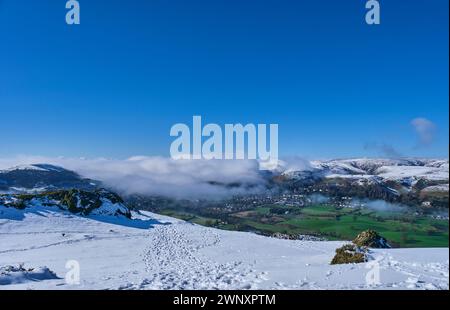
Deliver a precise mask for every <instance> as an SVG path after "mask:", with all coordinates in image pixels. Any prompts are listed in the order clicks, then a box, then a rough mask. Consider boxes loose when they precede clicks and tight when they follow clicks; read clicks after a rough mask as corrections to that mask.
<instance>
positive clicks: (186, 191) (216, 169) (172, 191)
mask: <svg viewBox="0 0 450 310" xmlns="http://www.w3.org/2000/svg"><path fill="white" fill-rule="evenodd" d="M37 163H46V164H52V165H57V166H61V167H63V168H65V169H69V170H73V171H75V172H77V173H79V174H80V175H81V176H82V177H85V178H91V179H95V180H99V181H102V182H104V184H105V185H107V186H109V187H111V188H114V189H116V190H117V191H119V192H121V193H123V194H145V195H161V196H168V197H173V198H186V199H200V198H208V199H211V198H223V197H226V196H232V195H237V194H244V193H258V192H261V191H262V190H263V189H264V188H265V184H266V180H265V179H264V177H263V176H262V174H261V172H260V170H259V164H258V162H257V161H252V160H172V159H170V158H165V157H146V156H136V157H131V158H129V159H126V160H114V159H105V158H97V159H82V158H81V159H78V158H63V157H56V158H52V157H36V156H19V157H15V158H11V159H0V169H6V168H10V167H13V166H17V165H24V164H37Z"/></svg>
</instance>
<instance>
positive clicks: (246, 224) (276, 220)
mask: <svg viewBox="0 0 450 310" xmlns="http://www.w3.org/2000/svg"><path fill="white" fill-rule="evenodd" d="M161 213H162V214H165V215H169V216H173V217H176V218H180V219H183V220H186V221H190V222H193V223H197V224H200V225H204V226H212V227H217V228H221V229H228V230H242V231H253V232H257V233H261V234H269V235H270V234H273V233H276V232H278V233H283V234H289V235H298V234H310V235H316V236H323V237H326V238H327V239H329V240H351V239H353V238H354V237H355V236H356V235H357V234H358V233H360V232H361V231H364V230H367V229H373V230H376V231H377V232H378V233H380V234H381V235H382V236H384V237H385V238H386V239H387V240H388V241H389V242H390V243H391V244H392V245H393V246H395V247H448V245H449V234H448V231H449V222H448V221H446V220H437V219H433V218H431V217H426V216H416V215H413V214H402V213H392V212H389V213H388V212H378V211H373V210H368V209H354V208H336V207H334V206H332V205H312V206H308V207H304V208H299V207H285V206H279V205H266V206H260V207H256V208H255V209H253V210H250V211H245V212H238V213H231V214H220V216H217V215H208V216H205V215H198V214H196V212H195V210H194V211H193V210H189V211H185V210H184V211H179V210H169V209H165V210H163V211H162V212H161Z"/></svg>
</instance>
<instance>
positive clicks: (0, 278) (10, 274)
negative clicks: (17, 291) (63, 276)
mask: <svg viewBox="0 0 450 310" xmlns="http://www.w3.org/2000/svg"><path fill="white" fill-rule="evenodd" d="M51 279H58V277H57V276H56V274H55V273H54V272H53V271H51V270H50V269H48V268H47V267H45V266H44V267H39V268H29V269H27V268H24V267H23V266H22V265H18V266H4V267H0V285H10V284H19V283H26V282H30V281H44V280H51Z"/></svg>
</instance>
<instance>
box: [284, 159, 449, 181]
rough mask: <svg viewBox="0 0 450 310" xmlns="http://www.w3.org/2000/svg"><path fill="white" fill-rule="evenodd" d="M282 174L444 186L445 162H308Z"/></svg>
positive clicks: (373, 160)
mask: <svg viewBox="0 0 450 310" xmlns="http://www.w3.org/2000/svg"><path fill="white" fill-rule="evenodd" d="M283 166H284V167H286V169H285V170H284V172H283V175H285V176H288V177H292V178H296V177H301V176H303V175H305V173H309V174H311V173H313V174H314V175H316V176H320V177H327V178H347V179H355V180H358V179H369V180H370V179H372V180H375V181H379V180H384V181H389V180H391V181H401V182H403V181H405V182H409V183H415V182H417V181H418V180H421V179H422V180H427V181H439V182H440V183H441V184H448V180H449V161H448V160H442V159H366V158H359V159H338V160H326V161H317V160H315V161H311V162H309V166H307V167H306V168H305V169H303V170H295V169H291V168H289V165H288V164H287V163H284V164H283Z"/></svg>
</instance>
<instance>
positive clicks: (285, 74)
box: [0, 0, 449, 158]
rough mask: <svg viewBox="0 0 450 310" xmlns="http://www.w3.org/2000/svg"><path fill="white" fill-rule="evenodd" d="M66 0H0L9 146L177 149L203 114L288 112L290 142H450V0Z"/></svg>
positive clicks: (401, 149)
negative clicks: (375, 12)
mask: <svg viewBox="0 0 450 310" xmlns="http://www.w3.org/2000/svg"><path fill="white" fill-rule="evenodd" d="M65 2H66V1H65V0H57V1H56V0H39V1H37V0H27V1H16V0H0V141H1V144H0V145H1V147H0V156H14V155H18V154H30V155H43V156H70V157H78V156H85V157H100V156H102V157H113V158H126V157H129V156H132V155H163V156H168V155H169V147H170V143H171V142H172V140H173V138H171V137H170V136H169V130H170V127H171V126H172V125H173V124H175V123H179V122H182V123H190V122H191V121H192V116H193V115H201V116H202V117H203V119H204V121H205V122H212V123H218V124H225V123H238V122H241V123H278V124H279V126H280V129H279V130H280V132H279V134H280V155H282V156H291V155H298V156H303V157H306V158H337V157H356V156H371V157H373V156H387V155H392V154H399V155H403V156H430V157H431V156H434V157H436V156H438V157H448V139H449V117H448V113H449V102H448V100H449V97H448V82H449V81H448V74H449V72H448V66H449V64H448V53H449V50H448V1H447V0H414V1H404V0H388V1H386V0H384V1H383V0H381V1H380V2H381V13H382V16H381V25H379V26H368V25H367V24H365V22H364V14H365V7H364V4H365V1H363V0H346V1H331V0H328V1H326V0H314V1H313V0H308V1H306V0H305V1H299V0H295V1H294V0H292V1H286V0H276V1H275V0H272V1H264V0H221V1H219V0H202V1H200V0H189V1H186V0H184V1H182V0H149V1H142V0H127V1H125V0H109V1H107V0H89V1H86V0H80V5H81V25H79V26H68V25H66V24H65V13H66V9H65ZM415 118H424V119H426V120H428V121H430V122H431V123H432V124H433V127H435V131H434V132H433V136H432V139H431V140H432V141H429V143H427V144H423V143H422V144H420V143H419V142H418V141H419V140H418V136H417V132H415V130H414V127H413V126H412V125H411V122H412V120H413V119H415Z"/></svg>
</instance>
